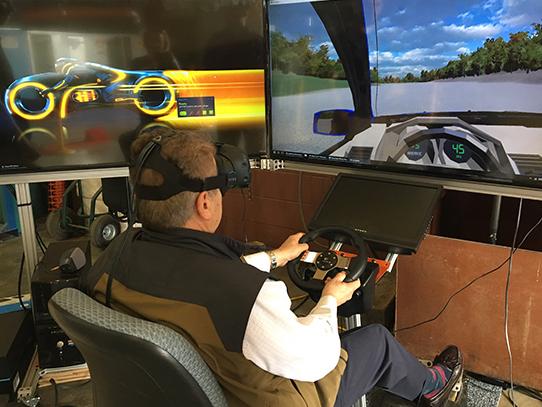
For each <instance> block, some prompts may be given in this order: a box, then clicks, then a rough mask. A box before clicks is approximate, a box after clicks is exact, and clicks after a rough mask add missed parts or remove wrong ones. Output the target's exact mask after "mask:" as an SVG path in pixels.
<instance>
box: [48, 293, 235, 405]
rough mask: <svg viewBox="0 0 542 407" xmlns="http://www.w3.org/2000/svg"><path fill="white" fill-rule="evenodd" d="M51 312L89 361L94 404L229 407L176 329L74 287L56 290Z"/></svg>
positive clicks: (198, 359)
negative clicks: (104, 302)
mask: <svg viewBox="0 0 542 407" xmlns="http://www.w3.org/2000/svg"><path fill="white" fill-rule="evenodd" d="M49 312H50V313H51V316H52V317H53V318H54V320H55V321H56V322H57V323H58V325H60V327H61V328H62V329H63V330H64V331H65V332H66V334H67V335H68V336H69V337H70V338H71V340H73V342H74V343H75V345H76V346H77V348H78V349H79V350H80V351H81V353H82V354H83V356H84V358H85V360H86V361H87V364H88V367H89V370H90V374H91V376H92V385H93V397H94V406H96V407H118V406H130V407H148V406H153V405H155V406H161V407H165V406H172V407H173V406H175V407H178V406H191V407H196V406H198V407H199V406H201V407H227V403H226V399H225V397H224V394H223V392H222V389H221V388H220V386H219V385H218V383H217V381H216V379H215V377H214V376H213V373H212V372H211V371H210V370H209V368H208V367H207V365H206V364H205V362H204V361H203V359H202V358H201V357H200V356H199V354H198V353H197V352H196V350H195V349H194V347H193V346H192V345H191V344H190V342H188V341H187V340H186V339H185V338H184V337H183V336H182V335H180V334H179V333H177V332H175V331H173V330H172V329H170V328H168V327H165V326H163V325H159V324H156V323H153V322H149V321H145V320H142V319H138V318H134V317H131V316H129V315H125V314H122V313H120V312H117V311H114V310H112V309H110V308H107V307H106V306H104V305H102V304H100V303H99V302H97V301H95V300H93V299H92V298H90V297H89V296H87V295H85V294H84V293H82V292H81V291H78V290H75V289H73V288H65V289H63V290H60V291H58V292H57V293H56V294H55V295H54V296H53V297H52V298H51V299H50V301H49Z"/></svg>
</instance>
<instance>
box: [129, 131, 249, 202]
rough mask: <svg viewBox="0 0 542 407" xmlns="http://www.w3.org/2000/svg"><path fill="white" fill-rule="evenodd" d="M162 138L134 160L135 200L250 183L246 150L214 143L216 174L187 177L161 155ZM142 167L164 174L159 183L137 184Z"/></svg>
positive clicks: (153, 198)
mask: <svg viewBox="0 0 542 407" xmlns="http://www.w3.org/2000/svg"><path fill="white" fill-rule="evenodd" d="M160 149H161V138H160V137H157V138H155V139H153V140H151V141H150V142H149V143H148V144H147V145H146V146H145V147H144V148H143V150H142V151H141V153H140V154H139V156H138V158H137V161H136V165H135V168H136V171H135V174H136V175H135V178H134V184H135V194H136V196H137V198H138V199H145V200H150V201H163V200H166V199H168V198H171V197H172V196H174V195H176V194H178V193H180V192H184V191H191V192H203V191H210V190H213V189H220V191H221V192H222V194H224V193H225V192H226V191H227V190H228V189H232V188H244V187H247V186H248V185H249V184H250V163H249V160H248V156H247V155H246V153H245V152H244V151H243V150H241V149H240V148H238V147H235V146H232V145H229V144H220V143H217V144H216V155H215V161H216V166H217V172H218V175H216V176H214V177H207V178H205V179H196V178H190V177H188V176H187V175H185V174H184V173H183V172H182V171H181V169H180V168H179V167H177V166H176V165H175V164H173V163H171V162H170V161H168V160H166V159H165V158H164V157H162V154H160ZM143 169H152V170H154V171H156V172H158V173H159V174H160V175H162V177H163V183H162V184H161V185H158V186H148V185H141V184H139V176H140V174H141V171H142V170H143Z"/></svg>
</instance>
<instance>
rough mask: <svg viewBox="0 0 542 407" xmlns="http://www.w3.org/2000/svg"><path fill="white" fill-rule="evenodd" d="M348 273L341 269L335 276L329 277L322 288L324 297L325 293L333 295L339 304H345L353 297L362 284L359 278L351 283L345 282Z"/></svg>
mask: <svg viewBox="0 0 542 407" xmlns="http://www.w3.org/2000/svg"><path fill="white" fill-rule="evenodd" d="M345 278H346V273H345V272H344V271H341V272H340V273H338V274H337V275H336V276H335V277H333V278H331V279H328V280H327V281H326V285H325V287H324V289H323V290H322V297H323V296H325V295H331V296H333V297H335V299H336V300H337V306H339V305H342V304H344V303H345V302H346V301H348V300H350V299H351V298H352V295H353V294H354V291H356V290H357V289H358V288H359V287H360V286H361V282H360V281H359V279H357V280H355V281H352V282H351V283H344V282H343V281H344V279H345Z"/></svg>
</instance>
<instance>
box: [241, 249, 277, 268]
mask: <svg viewBox="0 0 542 407" xmlns="http://www.w3.org/2000/svg"><path fill="white" fill-rule="evenodd" d="M242 259H243V260H244V262H245V263H247V264H250V265H251V266H252V267H256V268H257V269H258V270H260V271H266V272H268V273H269V272H270V271H271V259H270V258H269V255H268V254H267V253H266V252H258V253H254V254H247V255H246V256H243V257H242Z"/></svg>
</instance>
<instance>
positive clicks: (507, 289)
mask: <svg viewBox="0 0 542 407" xmlns="http://www.w3.org/2000/svg"><path fill="white" fill-rule="evenodd" d="M522 209H523V198H520V200H519V207H518V217H517V221H516V229H515V231H514V238H513V240H512V246H511V247H510V257H509V261H508V273H507V274H506V287H505V289H504V338H505V341H506V350H507V351H508V362H509V368H510V400H511V401H512V405H513V406H514V407H516V402H515V400H514V374H513V362H512V348H511V346H510V336H509V335H508V322H509V318H508V317H509V304H510V301H509V300H510V278H511V276H512V262H513V260H514V247H515V245H516V239H517V237H518V230H519V224H520V222H521V210H522Z"/></svg>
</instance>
